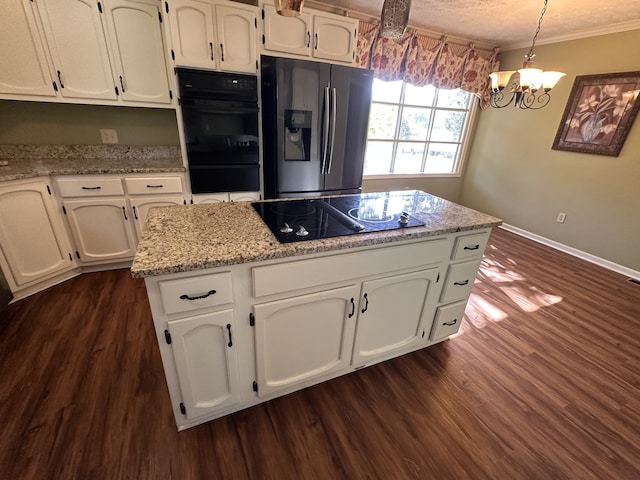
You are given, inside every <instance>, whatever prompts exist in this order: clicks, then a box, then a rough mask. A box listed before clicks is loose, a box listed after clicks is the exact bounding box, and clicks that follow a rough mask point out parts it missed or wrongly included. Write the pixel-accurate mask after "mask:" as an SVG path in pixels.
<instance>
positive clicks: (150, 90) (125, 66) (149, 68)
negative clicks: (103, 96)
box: [103, 0, 171, 103]
mask: <svg viewBox="0 0 640 480" xmlns="http://www.w3.org/2000/svg"><path fill="white" fill-rule="evenodd" d="M103 8H105V12H104V15H105V20H106V27H107V31H108V32H109V40H110V43H111V51H112V52H113V58H114V64H115V65H114V73H115V75H116V79H117V82H116V84H117V86H118V87H119V88H120V94H121V95H122V99H123V100H125V101H137V102H157V103H170V102H171V98H170V94H169V80H168V78H167V67H166V62H165V54H164V45H163V42H162V33H161V27H160V18H161V17H160V10H159V8H158V7H157V6H155V5H148V4H144V3H138V2H132V1H129V0H109V2H108V3H106V5H105V6H104V7H103Z"/></svg>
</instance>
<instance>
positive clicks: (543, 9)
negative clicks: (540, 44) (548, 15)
mask: <svg viewBox="0 0 640 480" xmlns="http://www.w3.org/2000/svg"><path fill="white" fill-rule="evenodd" d="M547 1H548V0H544V5H543V6H542V11H541V12H540V19H539V20H538V28H536V33H535V35H534V36H533V40H532V42H531V48H530V49H529V53H527V55H526V58H527V60H531V59H532V58H533V57H535V54H534V53H533V48H534V47H535V45H536V40H537V39H538V34H539V33H540V27H542V17H544V13H545V12H546V11H547Z"/></svg>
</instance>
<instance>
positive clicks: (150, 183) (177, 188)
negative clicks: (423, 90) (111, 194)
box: [124, 177, 182, 195]
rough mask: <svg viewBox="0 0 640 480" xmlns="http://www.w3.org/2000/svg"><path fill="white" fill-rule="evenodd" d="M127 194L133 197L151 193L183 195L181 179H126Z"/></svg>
mask: <svg viewBox="0 0 640 480" xmlns="http://www.w3.org/2000/svg"><path fill="white" fill-rule="evenodd" d="M124 183H125V185H126V186H127V192H129V193H130V194H131V195H138V194H144V195H149V194H150V193H182V180H181V179H180V177H139V178H125V179H124Z"/></svg>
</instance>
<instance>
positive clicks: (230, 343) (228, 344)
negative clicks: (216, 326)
mask: <svg viewBox="0 0 640 480" xmlns="http://www.w3.org/2000/svg"><path fill="white" fill-rule="evenodd" d="M227 331H228V332H229V343H227V346H228V347H232V346H233V338H232V337H231V324H230V323H227Z"/></svg>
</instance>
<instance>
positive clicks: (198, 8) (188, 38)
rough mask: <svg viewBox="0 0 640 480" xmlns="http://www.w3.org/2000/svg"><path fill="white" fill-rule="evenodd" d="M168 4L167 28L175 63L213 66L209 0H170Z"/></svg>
mask: <svg viewBox="0 0 640 480" xmlns="http://www.w3.org/2000/svg"><path fill="white" fill-rule="evenodd" d="M169 5H170V7H169V30H170V32H171V40H172V43H173V54H174V56H175V64H176V65H178V66H189V67H201V68H216V55H215V49H214V42H215V37H214V34H213V23H214V21H213V5H212V4H211V2H207V1H201V0H171V1H170V2H169Z"/></svg>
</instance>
